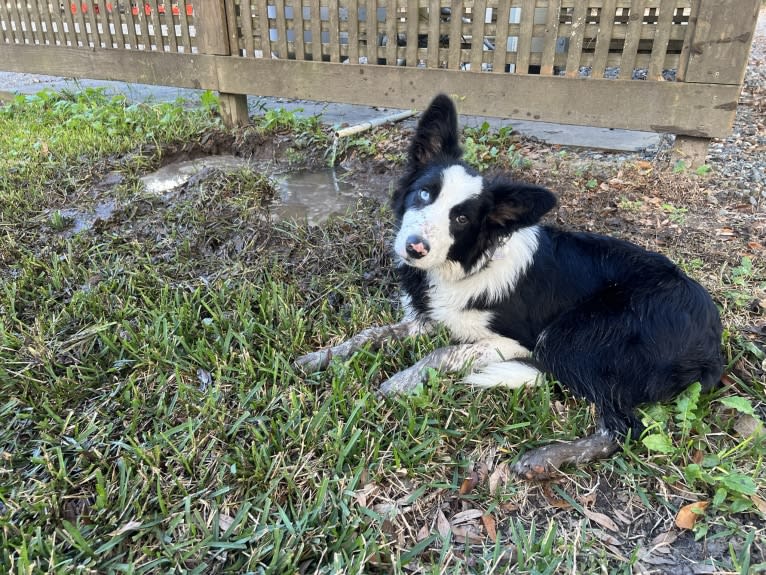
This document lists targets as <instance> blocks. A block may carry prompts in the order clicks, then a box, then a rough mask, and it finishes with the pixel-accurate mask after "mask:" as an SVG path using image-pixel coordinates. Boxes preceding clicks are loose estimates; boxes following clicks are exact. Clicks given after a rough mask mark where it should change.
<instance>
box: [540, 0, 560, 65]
mask: <svg viewBox="0 0 766 575" xmlns="http://www.w3.org/2000/svg"><path fill="white" fill-rule="evenodd" d="M560 13H561V0H549V1H548V12H547V14H546V18H545V40H544V43H543V56H542V61H541V62H540V74H541V75H543V76H550V75H552V74H553V64H554V59H555V57H556V44H557V42H558V37H559V16H560Z"/></svg>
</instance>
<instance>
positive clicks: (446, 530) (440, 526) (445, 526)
mask: <svg viewBox="0 0 766 575" xmlns="http://www.w3.org/2000/svg"><path fill="white" fill-rule="evenodd" d="M436 530H437V531H438V532H439V535H441V536H442V537H449V535H450V533H451V529H450V524H449V521H447V517H445V515H444V512H443V511H442V510H441V509H439V510H438V511H437V512H436Z"/></svg>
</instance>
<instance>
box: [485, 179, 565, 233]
mask: <svg viewBox="0 0 766 575" xmlns="http://www.w3.org/2000/svg"><path fill="white" fill-rule="evenodd" d="M487 190H488V191H489V192H491V194H492V198H493V200H494V205H493V207H492V209H491V210H490V212H489V213H488V214H487V220H488V221H489V223H491V224H493V225H495V226H498V227H500V228H504V229H518V228H524V227H527V226H531V225H533V224H536V223H537V222H539V221H540V218H542V217H543V216H544V215H545V214H546V213H548V212H549V211H550V210H552V209H553V208H554V207H555V206H556V196H554V195H553V194H552V193H551V192H550V191H548V190H547V189H545V188H542V187H540V186H533V185H531V184H522V183H518V182H503V181H497V182H490V183H489V184H488V185H487Z"/></svg>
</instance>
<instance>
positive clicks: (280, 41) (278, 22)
mask: <svg viewBox="0 0 766 575" xmlns="http://www.w3.org/2000/svg"><path fill="white" fill-rule="evenodd" d="M285 4H286V2H285V0H276V1H275V2H274V10H275V11H276V19H275V24H274V27H275V28H276V30H277V41H276V42H275V44H276V52H277V57H279V58H282V59H284V60H286V59H287V20H286V15H285ZM269 32H270V31H269Z"/></svg>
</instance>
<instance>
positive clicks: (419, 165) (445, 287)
mask: <svg viewBox="0 0 766 575" xmlns="http://www.w3.org/2000/svg"><path fill="white" fill-rule="evenodd" d="M458 138H459V134H458V122H457V111H456V109H455V105H454V104H453V102H452V100H451V99H450V98H449V97H447V96H446V95H443V94H442V95H439V96H437V97H436V98H435V99H434V100H433V101H432V103H431V104H430V106H429V107H428V108H427V109H426V110H425V112H424V113H423V114H422V116H421V119H420V120H419V122H418V125H417V128H416V131H415V135H414V137H413V140H412V142H411V144H410V146H409V151H408V157H407V165H406V168H405V170H404V174H403V175H402V177H401V178H400V180H399V183H398V186H397V187H396V189H395V190H394V192H393V194H392V198H391V209H392V211H393V214H394V217H395V224H396V238H395V240H394V245H393V248H394V254H395V259H396V266H397V271H398V274H399V280H400V285H401V290H402V303H403V308H404V310H405V319H404V320H403V321H401V322H400V323H397V324H395V325H390V326H382V327H373V328H370V329H367V330H365V331H363V332H362V333H360V334H358V335H356V336H354V337H353V338H351V339H350V340H348V341H346V342H344V343H341V344H340V345H337V346H335V347H332V348H329V349H324V350H320V351H316V352H313V353H310V354H307V355H304V356H302V357H300V358H298V360H297V361H296V364H297V365H298V366H299V367H301V368H302V369H303V370H304V371H317V370H321V369H323V368H325V367H326V366H327V365H328V364H329V362H330V360H331V359H332V358H341V359H345V358H348V357H350V356H351V354H353V353H354V351H356V350H358V349H359V348H360V347H362V346H370V347H372V348H377V347H380V346H381V345H383V344H384V343H385V342H387V341H389V340H391V339H403V338H406V337H410V336H415V335H420V334H427V333H431V332H433V330H434V329H435V328H436V327H438V326H445V327H446V328H447V329H448V331H449V332H450V334H451V336H452V339H453V340H454V341H455V345H450V346H447V347H444V348H441V349H437V350H436V351H434V352H432V353H430V354H429V355H427V356H426V357H424V358H423V359H421V360H420V361H418V362H417V363H415V365H413V366H411V367H409V368H407V369H405V370H403V371H400V372H399V373H397V374H395V375H394V376H393V377H391V378H390V379H389V380H387V381H386V382H384V383H383V384H382V386H381V392H382V393H384V394H391V393H402V392H407V391H411V390H412V389H413V388H415V387H416V386H417V385H418V384H420V383H422V382H423V381H424V380H425V379H426V378H427V375H428V372H429V370H431V369H436V370H438V371H440V372H461V371H463V370H466V369H469V370H470V373H469V374H468V375H467V377H466V378H465V382H467V383H469V384H471V385H475V386H480V387H493V386H506V387H510V388H517V387H519V386H523V385H533V384H535V383H539V382H540V381H542V380H543V374H546V373H547V374H550V375H551V376H552V377H553V378H554V379H555V380H557V381H559V382H560V383H561V384H562V385H563V386H565V387H566V388H568V389H569V390H570V391H571V392H572V393H573V394H574V395H575V396H578V397H581V398H584V399H586V400H588V401H589V402H591V403H592V404H594V405H595V407H596V410H597V413H598V428H597V430H596V431H595V432H594V433H593V434H591V435H589V436H586V437H583V438H580V439H577V440H574V441H571V442H568V443H554V444H550V445H546V446H543V447H540V448H537V449H534V450H531V451H528V452H527V453H525V454H524V455H523V456H521V457H520V458H519V459H518V461H517V462H516V463H515V465H514V466H513V469H514V471H515V472H516V473H518V474H519V475H521V476H523V477H525V478H527V479H546V478H549V477H551V476H552V475H554V474H555V473H557V472H558V471H559V470H560V468H561V467H562V466H564V465H568V464H577V463H585V462H590V461H594V460H596V459H600V458H605V457H609V456H610V455H612V454H613V453H614V452H615V451H616V450H617V449H618V448H619V447H620V444H621V442H622V441H623V440H624V438H625V437H626V435H627V434H628V433H629V432H630V433H631V434H632V436H633V437H636V436H637V435H638V433H640V431H641V423H640V421H639V420H638V418H637V416H636V414H635V410H636V408H637V407H638V406H641V405H643V404H649V403H655V402H660V401H664V400H668V399H671V398H672V397H674V396H675V395H677V394H678V393H680V392H682V391H683V390H684V389H685V388H686V387H688V386H689V385H690V384H692V383H694V382H700V384H701V386H702V389H703V390H709V389H711V388H713V386H715V385H716V384H717V383H718V382H719V381H720V378H721V375H722V371H723V357H722V353H721V332H722V327H721V320H720V317H719V312H718V308H717V307H716V305H715V303H714V302H713V300H712V298H711V297H710V295H709V294H708V292H707V291H706V290H705V289H704V288H703V287H702V286H700V285H699V284H698V283H697V282H695V281H694V280H692V279H691V278H689V277H688V276H687V275H685V274H684V273H683V272H682V271H681V270H680V269H679V268H678V267H677V266H676V265H674V264H673V263H672V262H671V261H670V260H669V259H667V258H666V257H665V256H663V255H660V254H658V253H653V252H649V251H646V250H644V249H643V248H641V247H639V246H636V245H634V244H631V243H629V242H626V241H622V240H620V239H616V238H612V237H607V236H601V235H596V234H592V233H580V232H568V231H563V230H561V229H558V228H556V227H553V226H550V225H544V224H541V223H540V220H541V218H542V217H543V216H544V215H545V214H546V213H547V212H549V211H550V210H551V209H552V208H554V207H555V205H556V198H555V196H554V195H553V194H552V193H551V192H550V191H548V190H547V189H545V188H543V187H539V186H535V185H530V184H526V183H521V182H517V181H514V180H512V179H510V178H508V177H502V176H501V177H495V178H485V177H483V176H482V175H481V174H479V173H478V172H477V171H476V170H474V169H473V168H471V167H470V166H468V165H467V164H466V163H465V162H464V161H463V160H462V150H461V148H460V145H459V141H458Z"/></svg>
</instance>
